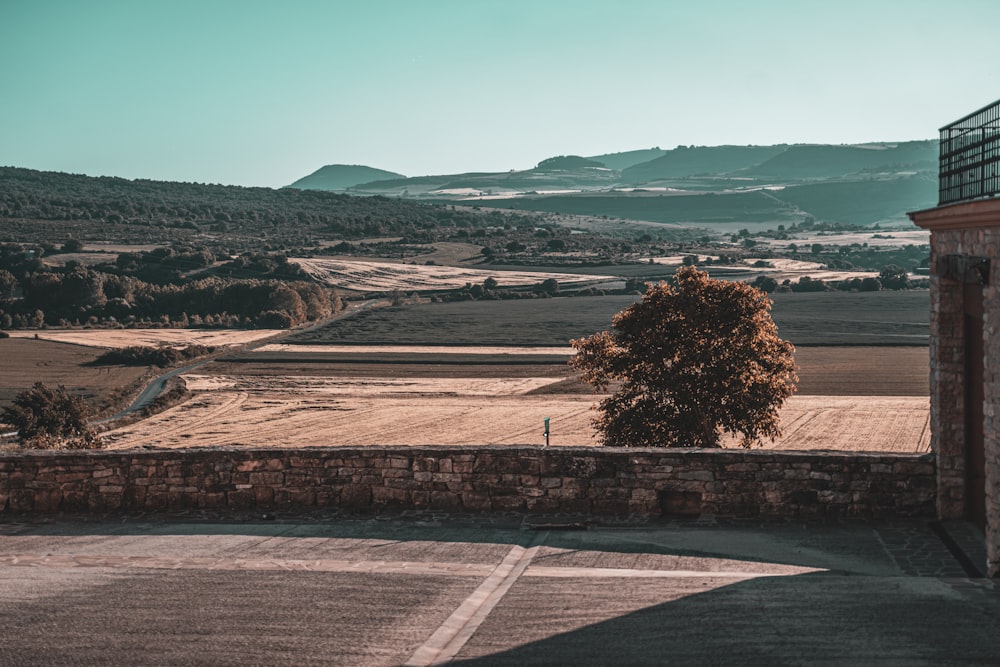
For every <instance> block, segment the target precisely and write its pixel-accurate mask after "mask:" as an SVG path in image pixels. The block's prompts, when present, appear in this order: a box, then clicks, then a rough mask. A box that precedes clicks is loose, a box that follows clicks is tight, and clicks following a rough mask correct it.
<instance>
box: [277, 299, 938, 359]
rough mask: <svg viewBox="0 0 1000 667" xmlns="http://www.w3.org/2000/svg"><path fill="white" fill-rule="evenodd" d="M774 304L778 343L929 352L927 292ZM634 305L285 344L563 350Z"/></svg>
mask: <svg viewBox="0 0 1000 667" xmlns="http://www.w3.org/2000/svg"><path fill="white" fill-rule="evenodd" d="M771 297H772V299H773V300H774V308H773V310H772V315H773V317H774V320H775V322H776V323H777V324H778V328H779V332H780V334H781V336H782V337H783V338H786V339H788V340H790V341H791V342H792V343H794V344H796V345H840V346H843V345H927V341H928V337H929V326H928V321H929V319H928V318H929V314H928V313H929V298H930V297H929V293H928V292H926V291H919V290H912V291H900V292H891V291H883V292H813V293H783V294H772V295H771ZM638 298H639V297H637V296H631V295H627V296H592V297H565V298H551V299H523V300H508V301H474V302H458V303H431V304H423V305H415V306H399V307H394V308H380V309H373V310H370V311H367V312H363V313H358V314H357V315H355V316H353V317H350V318H347V319H343V320H339V321H337V322H333V323H331V324H329V325H327V326H325V327H322V328H318V329H314V330H311V331H309V332H304V333H301V334H295V335H293V336H291V337H290V338H288V339H287V340H286V342H289V343H303V344H318V343H323V344H326V343H331V344H367V345H372V344H374V345H396V344H403V345H436V344H441V343H445V344H448V345H473V346H481V345H500V346H506V345H516V346H517V345H520V346H554V345H555V346H562V345H566V344H567V342H568V341H569V340H570V339H572V338H581V337H583V336H588V335H590V334H592V333H594V332H595V331H600V330H602V329H606V328H608V327H609V326H610V324H611V318H612V317H613V316H614V314H615V313H617V312H618V311H620V310H621V309H623V308H625V307H626V306H628V305H629V304H631V303H633V302H634V301H635V300H636V299H638ZM445 332H446V334H445ZM443 337H444V338H445V339H444V340H443Z"/></svg>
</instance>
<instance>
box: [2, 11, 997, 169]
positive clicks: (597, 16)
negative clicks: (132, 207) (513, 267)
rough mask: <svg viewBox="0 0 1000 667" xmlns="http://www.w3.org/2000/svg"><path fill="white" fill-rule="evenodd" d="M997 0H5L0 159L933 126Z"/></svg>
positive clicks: (337, 152) (291, 162) (877, 131)
mask: <svg viewBox="0 0 1000 667" xmlns="http://www.w3.org/2000/svg"><path fill="white" fill-rule="evenodd" d="M998 26H1000V0H935V1H931V0H838V1H837V2H829V1H828V0H688V1H685V2H679V1H674V0H649V1H647V0H351V1H350V2H348V1H345V0H316V1H311V0H282V2H276V1H275V0H268V1H266V2H265V1H258V0H142V1H136V0H0V165H2V166H17V167H28V168H32V169H40V170H49V171H64V172H71V173H83V174H89V175H92V176H99V175H109V176H121V177H125V178H150V179H156V180H171V181H187V182H199V183H223V184H233V185H247V186H267V187H281V186H284V185H287V184H289V183H291V182H292V181H295V180H297V179H298V178H301V177H303V176H305V175H307V174H309V173H311V172H313V171H315V170H316V169H318V168H320V167H321V166H323V165H326V164H364V165H368V166H372V167H377V168H380V169H387V170H390V171H395V172H399V173H402V174H405V175H407V176H419V175H427V174H443V173H458V172H466V171H508V170H511V169H527V168H531V167H533V166H534V165H535V164H537V163H538V162H540V161H541V160H543V159H545V158H548V157H552V156H556V155H584V156H589V155H599V154H602V153H613V152H619V151H627V150H634V149H639V148H651V147H654V146H658V147H661V148H673V147H674V146H677V145H702V146H712V145H722V144H738V145H747V144H775V143H835V144H839V143H861V142H869V141H903V140H913V139H931V138H935V137H936V135H937V129H938V128H939V127H941V126H942V125H945V124H947V123H949V122H951V121H953V120H956V119H958V118H960V117H961V116H964V115H966V114H967V113H970V112H972V111H975V110H977V109H979V108H980V107H982V106H985V105H987V104H989V103H991V102H993V101H995V100H996V99H997V98H1000V68H997V67H996V62H997V57H998V55H1000V47H998V42H997V35H996V31H997V27H998Z"/></svg>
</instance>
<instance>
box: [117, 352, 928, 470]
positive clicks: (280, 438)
mask: <svg viewBox="0 0 1000 667" xmlns="http://www.w3.org/2000/svg"><path fill="white" fill-rule="evenodd" d="M391 349H393V350H398V348H391ZM369 352H370V354H371V355H372V357H373V359H375V360H376V361H375V362H374V363H373V362H365V361H358V360H356V359H355V360H347V361H346V363H345V362H344V361H343V360H341V361H338V360H337V359H336V354H337V353H336V352H328V353H326V354H328V355H333V356H330V357H328V358H326V359H318V358H316V357H313V358H312V359H310V360H308V361H303V360H301V359H299V356H300V355H299V354H297V353H296V352H295V351H294V350H292V351H281V352H270V353H268V352H260V353H256V352H251V353H246V354H243V355H236V357H234V358H233V359H234V360H232V361H226V360H223V361H219V362H215V363H212V364H209V365H208V366H204V367H201V368H199V369H198V371H197V373H192V374H190V375H187V376H186V380H187V382H188V386H189V388H190V389H191V390H192V391H193V392H194V396H193V397H192V398H191V399H189V400H188V401H187V402H186V403H184V404H182V405H179V406H176V407H174V408H171V409H170V410H167V411H165V412H163V413H160V414H159V415H156V416H154V417H151V418H149V419H147V420H144V421H142V422H138V423H135V424H132V425H129V426H125V427H123V428H119V429H116V430H113V431H111V432H109V433H107V434H106V436H105V437H106V439H107V441H108V443H109V446H110V447H113V448H127V447H139V446H147V447H149V446H152V447H188V446H211V445H233V446H238V445H253V446H261V445H266V444H268V443H272V444H274V445H275V446H288V447H304V446H324V445H366V444H371V445H374V444H395V445H419V444H438V445H468V444H500V445H502V444H541V443H542V438H541V424H542V420H543V419H544V418H545V417H549V418H551V420H552V422H551V423H552V444H553V445H587V444H597V440H596V438H595V432H594V430H593V428H592V426H591V424H590V420H591V418H592V417H593V415H594V413H593V411H592V407H593V406H594V405H595V404H596V403H597V401H598V400H599V398H600V397H599V396H595V395H593V394H592V393H591V391H590V389H589V388H588V387H586V386H584V385H581V384H580V383H579V382H578V381H577V380H576V379H575V377H573V375H572V371H571V369H569V368H568V367H567V366H565V364H560V363H546V362H545V361H542V362H540V363H537V362H536V363H534V364H531V363H522V364H514V365H496V364H493V363H491V361H490V360H491V359H492V357H490V353H491V352H492V351H489V350H487V351H482V352H483V354H480V355H479V358H480V360H481V363H478V364H477V363H455V364H450V365H448V364H445V365H442V364H439V363H435V362H436V361H438V360H437V359H434V353H423V354H430V355H432V360H431V361H430V362H428V363H421V355H422V353H421V352H410V353H408V354H406V353H400V352H398V351H393V352H380V351H379V350H378V349H377V348H376V349H371V350H369ZM812 352H817V353H816V354H811V353H812ZM926 352H927V351H926V349H925V348H877V349H870V348H868V349H866V348H847V349H843V348H813V349H809V348H803V350H802V351H800V356H799V357H798V361H799V365H800V366H801V367H802V368H801V371H800V374H801V375H802V377H803V382H802V385H801V386H802V391H801V392H800V394H799V395H797V396H795V397H793V398H792V399H791V400H790V401H789V402H788V403H787V404H786V406H785V408H784V409H783V411H782V423H783V424H784V428H785V431H786V433H785V435H784V436H783V437H782V438H781V439H780V440H778V441H776V442H775V443H772V444H770V445H769V447H775V448H781V449H835V450H845V451H846V450H859V451H863V450H878V451H900V452H902V451H924V450H926V449H927V447H928V444H929V443H928V437H929V436H928V434H927V421H928V399H927V388H926V387H927V385H926V383H927V380H926V376H927V373H926V363H927V361H926ZM276 354H281V355H283V359H280V360H279V359H277V358H276V357H275V356H274V355H276ZM380 354H386V355H399V354H406V356H407V359H408V361H407V362H405V363H395V362H394V363H378V362H377V360H378V359H379V355H380ZM526 356H527V355H521V357H520V358H522V359H523V358H524V357H526ZM536 359H547V357H536ZM873 360H879V361H878V362H877V363H872V362H873ZM425 361H426V360H425ZM893 369H896V370H897V371H899V370H902V369H907V370H906V371H905V372H902V373H897V374H895V375H893V374H892V372H891V371H892V370H893ZM886 373H888V377H880V375H885V374H886ZM838 382H839V383H840V384H839V385H838ZM818 391H822V392H826V393H822V394H818V393H810V392H818ZM838 391H839V392H842V393H845V392H846V393H847V395H835V393H836V392H838ZM879 391H882V392H886V391H888V392H893V394H885V393H883V394H878V393H876V392H879ZM861 392H863V393H861ZM896 394H898V395H896ZM728 444H729V445H731V446H735V445H736V443H735V442H730V443H728Z"/></svg>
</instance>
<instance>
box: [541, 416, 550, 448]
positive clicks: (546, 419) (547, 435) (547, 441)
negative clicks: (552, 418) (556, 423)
mask: <svg viewBox="0 0 1000 667" xmlns="http://www.w3.org/2000/svg"><path fill="white" fill-rule="evenodd" d="M542 435H544V436H545V446H546V447H548V446H549V418H548V417H546V418H545V433H543V434H542Z"/></svg>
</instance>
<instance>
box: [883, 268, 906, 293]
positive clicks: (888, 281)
mask: <svg viewBox="0 0 1000 667" xmlns="http://www.w3.org/2000/svg"><path fill="white" fill-rule="evenodd" d="M878 279H879V282H881V283H882V287H884V288H886V289H896V290H898V289H907V288H908V287H909V286H910V278H909V276H908V275H907V274H906V269H904V268H903V267H901V266H896V265H895V264H889V265H887V266H884V267H882V270H881V271H879V274H878Z"/></svg>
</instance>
